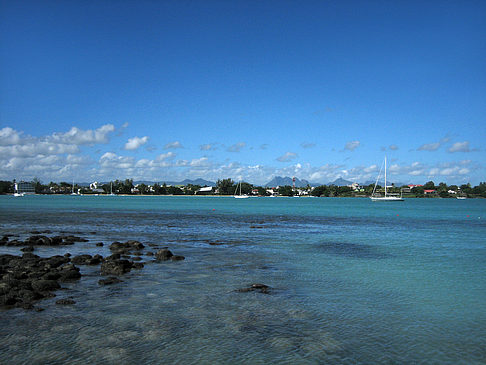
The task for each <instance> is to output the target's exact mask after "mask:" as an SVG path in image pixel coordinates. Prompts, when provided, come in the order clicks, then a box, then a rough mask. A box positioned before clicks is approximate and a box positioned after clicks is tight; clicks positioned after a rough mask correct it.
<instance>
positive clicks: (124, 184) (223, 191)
mask: <svg viewBox="0 0 486 365" xmlns="http://www.w3.org/2000/svg"><path fill="white" fill-rule="evenodd" d="M31 183H32V185H33V187H34V189H35V192H36V193H37V194H70V193H72V192H73V190H74V192H76V193H81V194H95V193H102V194H110V193H114V194H124V195H195V194H201V192H200V191H199V189H201V188H202V186H200V185H192V184H188V185H185V186H168V185H167V184H165V183H162V184H159V183H155V184H153V185H147V184H144V183H141V184H137V185H136V186H135V185H134V184H133V179H125V180H114V181H111V182H109V183H105V184H102V185H101V186H99V188H98V190H97V191H93V190H91V189H90V188H89V187H83V186H79V185H77V184H75V185H74V187H73V184H70V183H68V182H60V183H54V182H50V183H49V184H42V183H41V182H40V181H39V180H38V179H34V180H33V181H32V182H31ZM237 186H238V183H236V182H235V181H233V180H232V179H230V178H228V179H220V180H218V181H217V182H216V187H215V188H214V189H213V190H212V191H211V192H205V194H218V195H234V194H236V188H237ZM374 188H375V186H374V184H371V185H367V186H362V187H360V188H359V189H358V190H354V189H352V188H351V187H349V186H336V185H321V186H317V187H314V188H312V187H311V186H309V185H308V186H306V187H303V188H302V187H301V188H293V187H292V186H289V185H285V186H279V187H278V188H277V189H276V190H274V193H276V194H278V195H281V196H295V195H310V196H316V197H353V196H370V195H371V194H372V192H373V189H374ZM376 188H377V190H378V191H380V190H383V187H381V186H379V185H378V186H377V187H376ZM387 191H388V192H390V193H402V192H403V194H404V196H406V197H418V198H421V197H441V198H450V197H456V196H465V197H469V198H475V197H482V198H486V182H480V183H479V185H477V186H474V187H473V186H471V184H462V185H447V184H446V183H443V182H441V183H439V184H438V185H436V184H435V183H434V182H433V181H428V182H427V183H425V184H424V185H423V186H415V187H413V188H411V189H410V188H409V187H408V186H402V187H395V186H392V187H387ZM12 193H14V182H12V181H0V194H12ZM239 193H240V188H239V186H238V194H239ZM241 193H242V194H247V195H251V194H253V193H255V194H256V195H259V196H268V195H270V192H268V190H267V188H265V187H262V186H257V185H253V184H250V183H247V182H241Z"/></svg>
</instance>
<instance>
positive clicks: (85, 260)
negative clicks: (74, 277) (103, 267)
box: [71, 255, 103, 265]
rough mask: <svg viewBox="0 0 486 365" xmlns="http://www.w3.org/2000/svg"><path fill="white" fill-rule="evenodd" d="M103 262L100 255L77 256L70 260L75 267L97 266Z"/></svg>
mask: <svg viewBox="0 0 486 365" xmlns="http://www.w3.org/2000/svg"><path fill="white" fill-rule="evenodd" d="M102 261H103V256H101V255H94V256H91V255H78V256H74V257H73V258H72V259H71V262H72V263H73V264H75V265H99V264H101V262H102Z"/></svg>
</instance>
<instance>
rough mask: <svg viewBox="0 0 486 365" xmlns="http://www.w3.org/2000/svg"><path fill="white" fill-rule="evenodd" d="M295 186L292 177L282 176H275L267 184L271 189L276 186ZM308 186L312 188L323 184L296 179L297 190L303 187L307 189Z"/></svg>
mask: <svg viewBox="0 0 486 365" xmlns="http://www.w3.org/2000/svg"><path fill="white" fill-rule="evenodd" d="M292 184H293V181H292V178H291V177H288V176H286V177H281V176H275V177H274V178H273V179H272V180H270V181H269V182H267V183H266V184H265V186H269V187H275V186H285V185H289V186H292ZM307 185H310V186H319V185H321V184H314V183H310V182H309V181H307V180H304V179H302V180H300V179H298V178H295V186H296V187H297V188H303V187H306V186H307Z"/></svg>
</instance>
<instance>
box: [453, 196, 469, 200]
mask: <svg viewBox="0 0 486 365" xmlns="http://www.w3.org/2000/svg"><path fill="white" fill-rule="evenodd" d="M456 199H459V200H465V199H467V198H466V197H465V196H458V197H456Z"/></svg>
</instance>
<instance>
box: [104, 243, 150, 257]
mask: <svg viewBox="0 0 486 365" xmlns="http://www.w3.org/2000/svg"><path fill="white" fill-rule="evenodd" d="M144 247H145V246H144V245H143V244H142V243H140V242H138V241H133V240H131V241H127V242H118V241H115V242H113V243H112V244H111V245H110V250H111V251H112V252H115V253H120V254H130V253H131V252H132V251H139V250H142V249H143V248H144Z"/></svg>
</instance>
